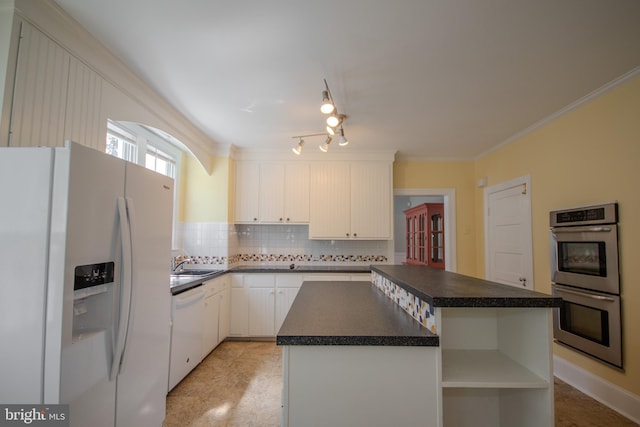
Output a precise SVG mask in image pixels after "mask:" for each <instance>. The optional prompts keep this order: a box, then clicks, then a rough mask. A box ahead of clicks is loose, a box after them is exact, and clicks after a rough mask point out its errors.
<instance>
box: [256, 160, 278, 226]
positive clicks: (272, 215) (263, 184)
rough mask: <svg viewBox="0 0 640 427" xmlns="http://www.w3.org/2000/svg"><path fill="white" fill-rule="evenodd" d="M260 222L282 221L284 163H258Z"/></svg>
mask: <svg viewBox="0 0 640 427" xmlns="http://www.w3.org/2000/svg"><path fill="white" fill-rule="evenodd" d="M259 193H260V206H259V210H258V211H259V220H260V222H269V223H279V222H283V220H284V163H282V162H273V163H272V162H269V163H260V185H259Z"/></svg>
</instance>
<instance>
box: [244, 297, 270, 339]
mask: <svg viewBox="0 0 640 427" xmlns="http://www.w3.org/2000/svg"><path fill="white" fill-rule="evenodd" d="M248 293H249V336H252V337H265V336H266V337H272V336H275V330H274V322H275V304H276V301H275V289H274V288H250V289H249V290H248Z"/></svg>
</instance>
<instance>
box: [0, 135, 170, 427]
mask: <svg viewBox="0 0 640 427" xmlns="http://www.w3.org/2000/svg"><path fill="white" fill-rule="evenodd" d="M172 188H173V180H171V179H170V178H167V177H165V176H162V175H159V174H157V173H155V172H152V171H149V170H146V169H145V168H143V167H140V166H137V165H134V164H131V163H127V162H124V161H122V160H120V159H117V158H114V157H111V156H109V155H106V154H104V153H101V152H99V151H97V150H95V149H92V148H88V147H84V146H82V145H79V144H75V143H67V145H66V146H65V147H63V148H0V189H1V191H0V193H1V197H2V201H1V202H0V272H1V273H0V280H1V282H2V283H1V285H0V340H1V342H2V345H1V346H0V360H1V361H2V363H1V364H0V378H2V381H0V402H2V403H3V404H11V403H17V404H58V403H64V404H69V415H70V420H71V425H72V426H82V427H84V426H88V425H91V426H155V427H158V426H160V425H161V424H162V421H163V419H164V416H165V398H166V394H167V379H168V368H169V345H170V316H171V314H170V313H171V295H170V292H169V287H168V283H169V261H170V259H171V223H172V199H173V191H172Z"/></svg>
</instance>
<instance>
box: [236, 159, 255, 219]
mask: <svg viewBox="0 0 640 427" xmlns="http://www.w3.org/2000/svg"><path fill="white" fill-rule="evenodd" d="M235 177H236V183H235V195H234V196H235V213H234V218H235V221H236V222H240V223H257V222H258V218H259V216H260V212H259V209H260V199H259V189H260V168H259V163H258V162H244V161H243V162H236V174H235Z"/></svg>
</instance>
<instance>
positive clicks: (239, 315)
mask: <svg viewBox="0 0 640 427" xmlns="http://www.w3.org/2000/svg"><path fill="white" fill-rule="evenodd" d="M229 336H230V337H247V336H249V294H248V292H247V289H246V288H245V286H244V274H232V275H231V316H230V323H229Z"/></svg>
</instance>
